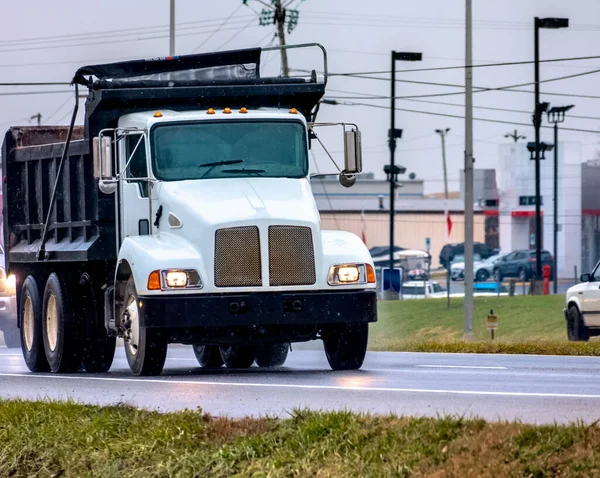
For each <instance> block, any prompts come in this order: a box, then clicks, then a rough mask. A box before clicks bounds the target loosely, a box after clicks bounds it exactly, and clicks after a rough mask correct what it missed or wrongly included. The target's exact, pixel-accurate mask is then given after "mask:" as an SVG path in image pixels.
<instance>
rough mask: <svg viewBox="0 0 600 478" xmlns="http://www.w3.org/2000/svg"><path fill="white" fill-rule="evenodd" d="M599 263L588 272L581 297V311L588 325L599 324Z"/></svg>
mask: <svg viewBox="0 0 600 478" xmlns="http://www.w3.org/2000/svg"><path fill="white" fill-rule="evenodd" d="M599 265H600V264H598V265H596V268H595V269H594V272H592V273H591V274H590V276H591V277H590V280H589V282H588V283H587V284H586V288H585V290H584V291H583V294H582V295H581V296H580V299H581V302H580V304H581V312H582V313H583V318H584V321H585V324H586V325H587V326H588V327H589V326H590V325H591V326H596V327H598V326H600V267H598V266H599Z"/></svg>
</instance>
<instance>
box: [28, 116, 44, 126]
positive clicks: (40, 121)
mask: <svg viewBox="0 0 600 478" xmlns="http://www.w3.org/2000/svg"><path fill="white" fill-rule="evenodd" d="M34 119H37V125H38V126H41V125H42V113H38V114H37V115H33V116H32V117H31V118H29V122H31V121H32V120H34Z"/></svg>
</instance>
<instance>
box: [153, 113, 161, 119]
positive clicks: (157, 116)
mask: <svg viewBox="0 0 600 478" xmlns="http://www.w3.org/2000/svg"><path fill="white" fill-rule="evenodd" d="M154 117H155V118H162V113H161V112H160V111H157V112H156V113H154Z"/></svg>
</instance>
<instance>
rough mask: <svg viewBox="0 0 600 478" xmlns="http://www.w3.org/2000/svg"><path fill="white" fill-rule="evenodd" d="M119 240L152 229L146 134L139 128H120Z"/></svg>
mask: <svg viewBox="0 0 600 478" xmlns="http://www.w3.org/2000/svg"><path fill="white" fill-rule="evenodd" d="M117 135H118V137H119V138H120V139H119V171H120V172H121V173H122V177H123V180H122V181H121V182H120V190H119V198H118V199H119V208H120V211H119V212H120V214H119V215H120V223H119V228H120V230H119V232H120V234H119V236H120V241H121V242H122V241H123V239H125V238H126V237H129V236H140V235H147V234H150V232H151V229H150V228H151V227H152V225H151V218H152V204H151V198H150V195H151V185H150V181H149V180H148V156H147V154H146V152H147V147H148V145H147V135H146V133H145V132H144V131H139V130H134V131H131V130H129V131H128V130H119V131H117Z"/></svg>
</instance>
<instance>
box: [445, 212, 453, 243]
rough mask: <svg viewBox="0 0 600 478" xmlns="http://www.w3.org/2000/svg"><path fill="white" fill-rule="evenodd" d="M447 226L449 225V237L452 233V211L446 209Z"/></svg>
mask: <svg viewBox="0 0 600 478" xmlns="http://www.w3.org/2000/svg"><path fill="white" fill-rule="evenodd" d="M446 226H447V227H448V237H450V234H452V219H450V213H449V212H448V211H446Z"/></svg>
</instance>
